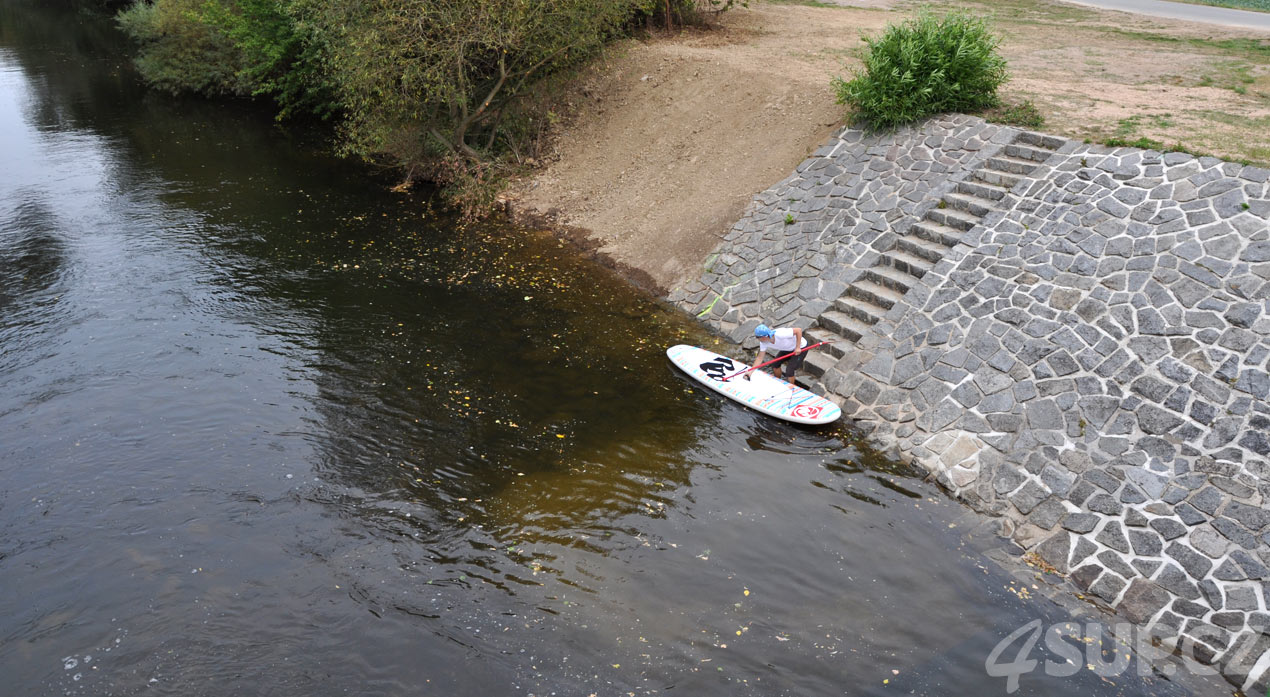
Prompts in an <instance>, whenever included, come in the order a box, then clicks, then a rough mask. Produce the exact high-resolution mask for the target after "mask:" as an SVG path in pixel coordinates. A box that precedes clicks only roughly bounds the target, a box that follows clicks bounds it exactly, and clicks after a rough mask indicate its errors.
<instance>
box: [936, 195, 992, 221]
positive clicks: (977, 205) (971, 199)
mask: <svg viewBox="0 0 1270 697" xmlns="http://www.w3.org/2000/svg"><path fill="white" fill-rule="evenodd" d="M944 201H945V202H946V203H947V204H948V207H949V208H951V209H953V210H957V211H965V212H967V213H969V214H971V215H973V216H977V217H979V218H982V217H983V216H985V215H987V214H989V213H991V212H993V211H995V210H996V209H997V207H996V201H993V200H992V199H987V198H980V197H978V196H972V195H970V194H960V193H956V192H951V191H950V192H949V193H946V194H944ZM944 210H948V209H944ZM971 227H974V226H973V225H972V226H971Z"/></svg>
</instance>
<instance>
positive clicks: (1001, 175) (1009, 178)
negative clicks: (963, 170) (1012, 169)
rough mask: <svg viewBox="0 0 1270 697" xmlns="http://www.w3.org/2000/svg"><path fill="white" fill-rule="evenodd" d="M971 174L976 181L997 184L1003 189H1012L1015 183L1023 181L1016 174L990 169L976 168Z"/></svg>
mask: <svg viewBox="0 0 1270 697" xmlns="http://www.w3.org/2000/svg"><path fill="white" fill-rule="evenodd" d="M973 176H974V178H975V180H976V181H981V182H985V183H987V184H991V185H992V186H999V187H1001V188H1003V189H1013V188H1014V185H1015V184H1018V183H1019V182H1021V181H1023V177H1022V176H1020V175H1018V174H1009V173H1007V172H998V171H996V170H991V169H977V170H975V173H974V175H973Z"/></svg>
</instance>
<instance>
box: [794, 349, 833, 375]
mask: <svg viewBox="0 0 1270 697" xmlns="http://www.w3.org/2000/svg"><path fill="white" fill-rule="evenodd" d="M821 348H827V347H823V346H822V347H821ZM837 363H838V359H837V358H836V357H835V356H834V355H833V354H831V353H829V352H828V351H822V350H820V349H819V348H814V349H812V350H810V351H808V352H807V358H806V359H805V360H804V361H803V368H804V369H806V371H807V372H809V373H811V374H812V375H815V376H816V377H820V376H822V375H824V374H825V373H827V372H829V369H830V368H832V367H834V365H836V364H837Z"/></svg>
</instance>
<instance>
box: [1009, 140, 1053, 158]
mask: <svg viewBox="0 0 1270 697" xmlns="http://www.w3.org/2000/svg"><path fill="white" fill-rule="evenodd" d="M1005 154H1006V155H1009V156H1010V157H1017V158H1020V159H1023V160H1031V161H1033V162H1044V161H1046V160H1048V159H1050V155H1053V154H1054V151H1053V150H1048V149H1045V148H1036V147H1032V146H1031V145H1023V144H1021V143H1010V144H1009V145H1007V146H1005Z"/></svg>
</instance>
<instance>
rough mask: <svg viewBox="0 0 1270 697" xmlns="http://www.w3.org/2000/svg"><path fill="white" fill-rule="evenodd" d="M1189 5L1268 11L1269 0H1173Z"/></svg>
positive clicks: (1269, 10)
mask: <svg viewBox="0 0 1270 697" xmlns="http://www.w3.org/2000/svg"><path fill="white" fill-rule="evenodd" d="M1173 2H1184V3H1187V4H1190V5H1212V6H1213V7H1229V8H1231V9H1232V10H1253V11H1254V12H1270V0H1173Z"/></svg>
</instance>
